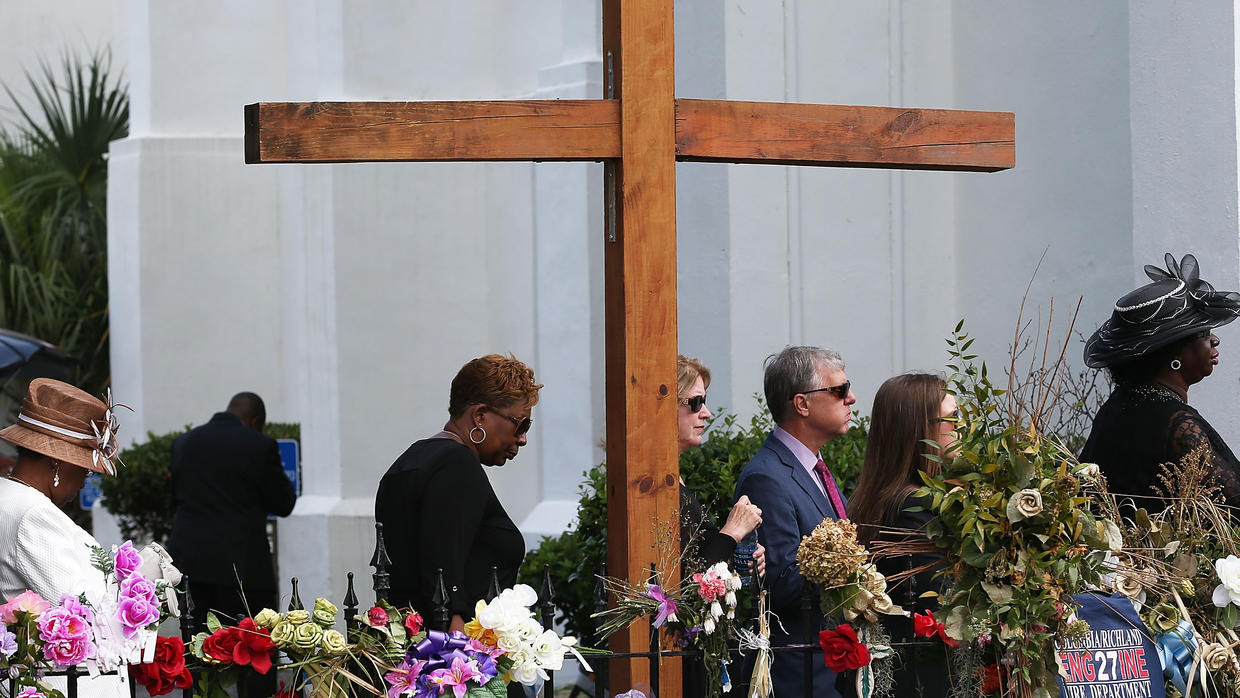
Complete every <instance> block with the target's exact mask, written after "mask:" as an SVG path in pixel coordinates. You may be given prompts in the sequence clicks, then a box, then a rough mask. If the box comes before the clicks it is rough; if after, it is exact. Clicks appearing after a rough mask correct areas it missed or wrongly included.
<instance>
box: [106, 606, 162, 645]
mask: <svg viewBox="0 0 1240 698" xmlns="http://www.w3.org/2000/svg"><path fill="white" fill-rule="evenodd" d="M116 617H117V619H118V620H120V622H121V625H123V626H125V629H124V635H125V637H126V638H131V637H133V636H134V635H135V634H136V633H137V632H138V631H139V630H141V629H142V628H145V627H146V626H148V625H150V624H151V623H154V622H156V621H158V620H159V606H157V605H155V604H152V603H151V602H149V601H147V600H146V599H145V598H143V597H141V596H139V597H136V598H122V599H121V600H120V603H118V604H117V608H116Z"/></svg>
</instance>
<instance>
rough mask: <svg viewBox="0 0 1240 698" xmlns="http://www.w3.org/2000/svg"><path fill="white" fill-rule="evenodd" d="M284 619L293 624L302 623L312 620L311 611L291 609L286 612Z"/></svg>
mask: <svg viewBox="0 0 1240 698" xmlns="http://www.w3.org/2000/svg"><path fill="white" fill-rule="evenodd" d="M284 619H285V620H287V621H288V622H290V623H292V624H293V625H301V624H302V623H305V622H306V621H308V620H310V612H309V611H307V610H305V609H300V608H299V609H297V610H296V611H289V612H288V613H286V614H285V615H284Z"/></svg>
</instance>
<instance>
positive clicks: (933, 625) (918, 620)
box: [913, 611, 959, 647]
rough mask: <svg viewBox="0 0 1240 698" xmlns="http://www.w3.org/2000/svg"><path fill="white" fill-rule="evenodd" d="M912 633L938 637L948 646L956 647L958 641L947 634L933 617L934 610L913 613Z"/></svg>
mask: <svg viewBox="0 0 1240 698" xmlns="http://www.w3.org/2000/svg"><path fill="white" fill-rule="evenodd" d="M913 634H914V635H916V636H917V637H938V638H939V639H940V640H942V641H943V642H944V643H945V644H946V645H947V646H948V647H958V646H959V643H958V642H956V641H955V640H953V639H951V637H949V636H948V635H947V628H946V627H944V626H943V624H942V623H940V622H939V620H938V619H937V618H935V617H934V611H926V615H924V616H923V615H921V614H920V613H914V614H913Z"/></svg>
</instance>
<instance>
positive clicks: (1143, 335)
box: [1085, 252, 1240, 368]
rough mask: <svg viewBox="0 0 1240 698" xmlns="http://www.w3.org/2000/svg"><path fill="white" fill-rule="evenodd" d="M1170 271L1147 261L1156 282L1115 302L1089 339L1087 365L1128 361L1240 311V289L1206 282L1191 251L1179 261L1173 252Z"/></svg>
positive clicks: (1148, 272) (1147, 269) (1168, 257)
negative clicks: (1229, 288)
mask: <svg viewBox="0 0 1240 698" xmlns="http://www.w3.org/2000/svg"><path fill="white" fill-rule="evenodd" d="M1165 261H1166V263H1167V269H1166V271H1163V270H1162V269H1159V268H1158V267H1155V266H1153V265H1149V264H1147V265H1145V274H1146V276H1148V277H1150V279H1152V280H1153V282H1152V283H1148V284H1146V285H1144V286H1142V287H1141V288H1138V289H1136V290H1135V291H1131V292H1129V293H1128V294H1127V295H1125V296H1124V297H1123V298H1120V299H1119V300H1118V301H1116V302H1115V310H1114V311H1113V312H1112V313H1111V318H1110V319H1109V320H1107V321H1106V322H1104V323H1102V327H1099V328H1098V331H1097V332H1094V334H1093V336H1091V337H1090V338H1089V341H1087V342H1086V343H1085V365H1086V366H1089V367H1090V368H1103V367H1105V366H1113V365H1115V364H1120V363H1124V362H1126V361H1131V360H1133V359H1136V358H1139V357H1141V356H1144V355H1146V354H1148V353H1149V352H1151V351H1154V350H1155V349H1161V348H1162V347H1165V346H1167V345H1168V344H1171V343H1172V342H1174V341H1176V340H1177V339H1182V338H1184V337H1188V336H1189V335H1192V334H1196V333H1198V332H1202V331H1205V330H1211V329H1214V328H1215V327H1220V326H1222V325H1226V324H1227V323H1229V322H1231V321H1232V320H1235V319H1236V316H1237V315H1240V293H1236V292H1235V291H1215V290H1214V287H1213V286H1211V285H1210V284H1209V283H1207V282H1206V281H1204V280H1202V278H1201V276H1200V273H1201V269H1200V267H1199V266H1198V265H1197V258H1196V257H1194V256H1192V255H1191V254H1186V255H1184V258H1183V259H1182V260H1180V262H1179V263H1178V264H1177V263H1176V261H1175V257H1174V256H1172V254H1171V253H1170V252H1168V253H1167V255H1166V257H1165Z"/></svg>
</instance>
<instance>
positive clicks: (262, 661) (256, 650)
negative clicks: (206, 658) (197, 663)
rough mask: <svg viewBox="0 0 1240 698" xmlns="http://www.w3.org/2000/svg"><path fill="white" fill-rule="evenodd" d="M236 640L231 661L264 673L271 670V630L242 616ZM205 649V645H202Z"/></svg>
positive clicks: (274, 649) (274, 647) (272, 646)
mask: <svg viewBox="0 0 1240 698" xmlns="http://www.w3.org/2000/svg"><path fill="white" fill-rule="evenodd" d="M237 635H238V641H237V644H235V645H233V662H234V663H236V664H240V665H242V666H245V665H246V664H248V665H250V666H251V667H253V669H254V671H257V672H258V673H260V674H266V673H267V672H268V671H271V653H272V652H275V651H276V646H275V643H273V642H272V641H271V631H270V630H267V629H266V628H260V627H258V626H257V625H255V624H254V619H253V618H243V619H242V620H241V625H239V626H237ZM204 649H205V646H204Z"/></svg>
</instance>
